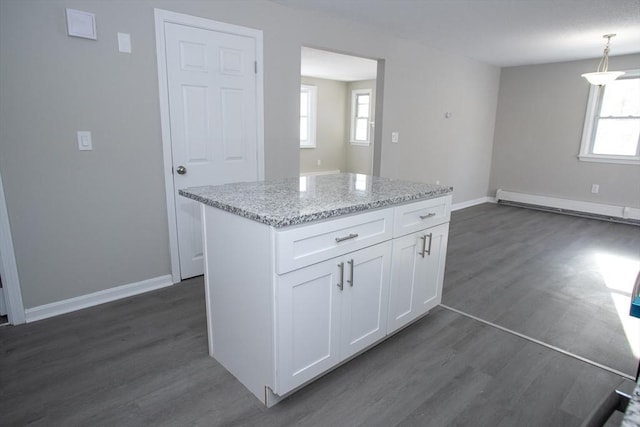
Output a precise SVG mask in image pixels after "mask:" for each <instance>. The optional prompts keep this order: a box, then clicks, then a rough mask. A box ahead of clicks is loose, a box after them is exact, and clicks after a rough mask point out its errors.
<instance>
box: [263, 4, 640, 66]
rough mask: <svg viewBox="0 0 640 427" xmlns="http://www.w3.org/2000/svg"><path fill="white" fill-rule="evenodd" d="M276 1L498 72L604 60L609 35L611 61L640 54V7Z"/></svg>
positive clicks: (626, 5) (633, 5)
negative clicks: (492, 68)
mask: <svg viewBox="0 0 640 427" xmlns="http://www.w3.org/2000/svg"><path fill="white" fill-rule="evenodd" d="M273 1H275V2H276V3H279V4H281V5H284V6H287V7H291V8H296V9H306V10H312V11H317V12H321V13H325V14H329V15H335V16H339V17H341V18H342V19H345V20H349V21H356V22H359V23H361V24H363V25H366V26H371V27H375V28H376V29H378V30H379V31H383V32H385V33H388V34H392V35H394V36H397V37H400V38H404V39H409V40H414V41H417V42H420V43H424V44H426V45H430V46H432V47H435V48H437V49H441V50H443V51H446V52H451V53H455V54H458V55H462V56H466V57H469V58H473V59H476V60H479V61H482V62H485V63H488V64H492V65H496V66H499V67H505V66H516V65H527V64H540V63H549V62H562V61H571V60H578V59H587V58H598V57H600V56H602V50H603V48H604V45H605V40H604V39H603V38H602V35H603V34H608V33H616V34H617V36H616V37H614V38H613V39H612V41H611V55H612V56H616V55H623V54H629V53H638V52H640V0H595V1H594V0H273ZM596 65H597V64H596ZM594 67H595V65H594Z"/></svg>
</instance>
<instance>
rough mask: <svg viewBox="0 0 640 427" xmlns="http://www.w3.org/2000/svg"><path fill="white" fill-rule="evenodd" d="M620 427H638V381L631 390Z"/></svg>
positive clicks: (639, 402)
mask: <svg viewBox="0 0 640 427" xmlns="http://www.w3.org/2000/svg"><path fill="white" fill-rule="evenodd" d="M621 427H640V381H638V384H636V388H635V390H633V395H632V396H631V400H629V405H628V406H627V410H626V411H625V413H624V419H623V420H622V426H621Z"/></svg>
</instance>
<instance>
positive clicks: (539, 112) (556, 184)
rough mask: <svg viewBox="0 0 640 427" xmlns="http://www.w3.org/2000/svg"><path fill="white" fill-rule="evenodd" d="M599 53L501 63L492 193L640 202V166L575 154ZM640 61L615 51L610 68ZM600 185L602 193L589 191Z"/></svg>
mask: <svg viewBox="0 0 640 427" xmlns="http://www.w3.org/2000/svg"><path fill="white" fill-rule="evenodd" d="M597 65H598V60H597V59H593V60H587V61H574V62H564V63H556V64H544V65H529V66H521V67H511V68H505V69H503V70H502V76H501V79H500V95H499V102H498V111H497V117H496V130H495V143H494V148H493V163H492V171H491V182H490V185H489V193H490V194H491V195H495V191H496V190H497V189H498V188H502V189H504V190H510V191H517V192H523V193H529V194H536V195H543V196H550V197H559V198H565V199H571V200H581V201H587V202H593V203H604V204H612V205H619V206H630V207H636V208H637V207H640V167H639V166H636V165H620V164H612V163H592V162H583V161H580V160H578V158H577V155H578V152H579V150H580V140H581V138H582V127H583V125H584V116H585V111H586V106H587V98H588V95H589V83H587V81H586V80H585V79H584V78H582V77H580V75H581V74H582V73H586V72H591V71H594V70H595V68H596V67H597ZM633 68H640V55H626V56H619V57H611V58H610V63H609V69H611V70H624V69H633ZM592 184H599V185H600V192H599V193H598V194H592V193H591V185H592Z"/></svg>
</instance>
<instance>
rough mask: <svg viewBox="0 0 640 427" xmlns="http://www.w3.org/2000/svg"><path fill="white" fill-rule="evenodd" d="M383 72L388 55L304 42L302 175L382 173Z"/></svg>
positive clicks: (301, 86)
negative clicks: (381, 56) (377, 56)
mask: <svg viewBox="0 0 640 427" xmlns="http://www.w3.org/2000/svg"><path fill="white" fill-rule="evenodd" d="M383 73H384V60H380V59H370V58H364V57H359V56H354V55H350V54H344V53H337V52H332V51H328V50H324V49H316V48H311V47H306V46H303V47H302V48H301V61H300V174H301V175H319V174H330V173H337V172H351V173H359V174H366V175H379V171H380V155H379V153H380V144H381V132H380V126H376V122H377V123H381V122H382V120H381V118H382V108H381V106H382V90H383V85H382V74H383Z"/></svg>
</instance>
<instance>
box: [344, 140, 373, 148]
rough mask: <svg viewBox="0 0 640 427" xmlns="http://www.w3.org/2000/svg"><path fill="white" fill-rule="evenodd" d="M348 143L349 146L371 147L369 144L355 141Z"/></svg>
mask: <svg viewBox="0 0 640 427" xmlns="http://www.w3.org/2000/svg"><path fill="white" fill-rule="evenodd" d="M349 143H350V144H351V145H359V146H361V147H368V146H369V145H371V143H370V142H357V141H349Z"/></svg>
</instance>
